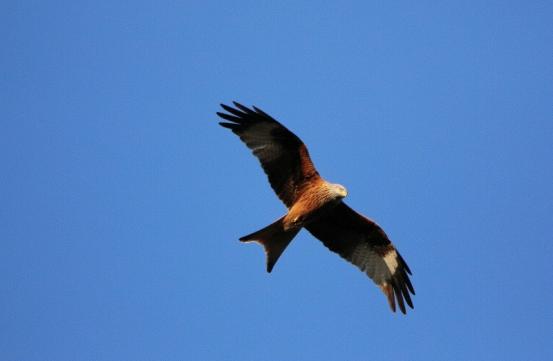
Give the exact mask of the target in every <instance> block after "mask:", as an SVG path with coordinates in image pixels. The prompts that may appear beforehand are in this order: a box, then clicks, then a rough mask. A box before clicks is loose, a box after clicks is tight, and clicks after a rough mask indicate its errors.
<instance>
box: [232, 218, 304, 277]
mask: <svg viewBox="0 0 553 361" xmlns="http://www.w3.org/2000/svg"><path fill="white" fill-rule="evenodd" d="M283 220H284V217H282V218H280V219H279V220H277V221H276V222H274V223H272V224H270V225H269V226H267V227H265V228H263V229H260V230H259V231H257V232H254V233H252V234H248V235H247V236H244V237H242V238H240V241H242V242H259V243H260V244H261V245H263V247H264V248H265V254H266V255H267V272H271V271H272V270H273V267H274V266H275V263H276V262H277V260H278V258H279V257H280V255H281V254H282V252H284V250H285V249H286V247H287V246H288V245H289V244H290V242H291V241H292V239H294V237H295V236H296V234H298V232H299V231H300V228H296V229H289V230H285V229H284V226H283Z"/></svg>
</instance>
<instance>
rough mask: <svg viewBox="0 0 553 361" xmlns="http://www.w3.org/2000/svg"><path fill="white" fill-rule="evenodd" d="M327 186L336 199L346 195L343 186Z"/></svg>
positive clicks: (331, 184)
mask: <svg viewBox="0 0 553 361" xmlns="http://www.w3.org/2000/svg"><path fill="white" fill-rule="evenodd" d="M328 185H329V189H330V191H331V192H332V195H333V196H334V197H336V198H337V199H342V198H345V197H346V196H347V195H348V191H347V189H346V187H344V186H343V185H341V184H337V183H328Z"/></svg>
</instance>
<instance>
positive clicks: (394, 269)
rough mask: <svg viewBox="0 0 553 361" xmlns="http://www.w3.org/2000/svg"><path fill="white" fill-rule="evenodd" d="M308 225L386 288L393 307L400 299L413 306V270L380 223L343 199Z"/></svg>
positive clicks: (341, 254)
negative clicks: (356, 209)
mask: <svg viewBox="0 0 553 361" xmlns="http://www.w3.org/2000/svg"><path fill="white" fill-rule="evenodd" d="M305 228H307V230H308V231H309V232H310V233H311V234H312V235H313V236H315V237H317V238H318V239H319V240H321V241H322V242H323V244H324V245H325V246H327V247H328V248H329V249H330V250H331V251H334V252H336V253H338V254H339V255H340V256H342V257H343V258H345V259H346V260H348V261H349V262H351V263H353V264H354V265H356V266H357V267H359V269H360V270H361V271H363V272H365V273H366V274H367V275H368V276H369V277H370V278H371V279H372V280H373V281H374V282H375V283H376V284H377V285H378V286H379V287H380V289H381V290H382V291H383V292H384V294H385V295H386V297H387V298H388V303H389V304H390V308H391V309H392V311H394V312H395V311H396V301H397V303H398V305H399V309H400V310H401V312H403V313H405V302H406V303H407V304H408V305H409V307H411V308H413V302H412V301H411V296H410V294H409V293H411V294H413V295H414V294H415V290H414V289H413V285H412V284H411V281H410V280H409V275H410V274H411V270H409V267H408V266H407V264H406V263H405V261H404V260H403V258H402V257H401V255H400V254H399V252H398V251H396V249H395V248H394V246H393V245H392V243H391V242H390V240H389V239H388V236H386V233H384V231H383V230H382V228H380V227H379V226H378V225H377V224H376V223H374V222H373V221H371V220H369V219H368V218H365V217H363V216H362V215H360V214H359V213H357V212H356V211H354V210H353V209H351V208H350V207H348V206H347V205H346V204H345V203H344V202H340V204H338V205H337V206H336V207H335V208H333V209H332V210H330V211H329V212H328V213H327V214H325V215H324V216H323V217H322V218H320V219H318V220H317V221H314V222H312V223H310V224H309V225H307V227H305ZM404 301H405V302H404Z"/></svg>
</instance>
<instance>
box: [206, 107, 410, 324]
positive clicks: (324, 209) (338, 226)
mask: <svg viewBox="0 0 553 361" xmlns="http://www.w3.org/2000/svg"><path fill="white" fill-rule="evenodd" d="M233 103H234V106H235V107H234V108H233V107H230V106H227V105H224V104H221V107H222V108H223V109H224V110H225V111H226V113H224V112H217V115H218V116H219V117H221V118H223V119H225V120H226V121H225V122H220V123H219V124H220V125H221V126H223V127H225V128H228V129H230V130H231V131H232V132H233V133H235V134H236V135H238V136H239V137H240V139H241V140H242V141H243V142H244V143H246V145H247V146H248V148H250V149H251V150H252V152H253V154H254V155H255V156H256V157H257V158H258V159H259V161H260V163H261V166H262V168H263V170H264V171H265V173H266V174H267V176H268V178H269V183H270V184H271V187H272V188H273V190H274V191H275V192H276V194H277V195H278V197H279V198H280V199H281V200H282V202H284V204H285V205H286V207H287V208H288V213H287V214H286V215H284V216H282V217H281V218H279V219H278V220H277V221H276V222H274V223H272V224H271V225H269V226H267V227H265V228H263V229H261V230H259V231H257V232H254V233H251V234H249V235H247V236H244V237H242V238H240V241H242V242H251V241H255V242H259V243H260V244H261V245H263V247H264V248H265V253H266V255H267V272H271V270H272V269H273V267H274V265H275V263H276V262H277V260H278V258H279V257H280V255H281V254H282V252H283V251H284V250H285V248H286V247H287V246H288V244H289V243H290V242H291V241H292V239H293V238H294V237H295V236H296V234H297V233H298V232H299V231H300V230H301V229H302V228H305V229H307V230H308V231H309V232H310V233H311V234H312V235H313V236H315V237H316V238H318V239H319V240H320V241H322V242H323V244H324V245H325V246H326V247H328V248H329V249H330V250H331V251H333V252H336V253H338V254H339V255H340V256H342V257H343V258H345V259H346V260H348V261H349V262H351V263H352V264H354V265H355V266H357V267H358V268H359V269H360V270H361V271H363V272H364V273H366V274H367V275H368V276H369V277H370V278H371V279H372V280H373V281H374V282H375V283H376V284H377V285H378V286H379V287H380V289H381V290H382V292H384V294H385V295H386V298H387V299H388V303H389V305H390V308H391V309H392V311H393V312H395V310H396V303H397V304H398V305H399V309H400V310H401V312H402V313H404V314H405V303H407V305H409V307H411V308H413V302H412V301H411V296H410V293H411V294H413V295H414V294H415V290H414V289H413V286H412V284H411V281H410V280H409V275H410V274H411V271H410V270H409V267H408V266H407V263H405V261H404V260H403V257H401V255H400V254H399V252H398V251H397V250H396V249H395V247H394V246H393V244H392V243H391V242H390V240H389V239H388V236H387V235H386V233H384V231H383V230H382V228H380V226H378V225H377V224H376V223H375V222H373V221H371V220H370V219H368V218H366V217H364V216H362V215H361V214H359V213H357V212H356V211H354V210H353V209H351V208H350V207H349V206H348V205H346V203H344V202H343V198H344V197H345V196H346V195H347V191H346V189H345V188H344V187H343V186H342V185H339V184H333V183H329V182H327V181H326V180H324V179H323V178H322V177H321V176H320V175H319V173H318V172H317V170H316V169H315V166H314V165H313V162H312V161H311V158H310V157H309V153H308V152H307V148H306V146H305V144H303V142H302V141H301V140H300V138H298V137H297V136H296V135H295V134H294V133H292V132H291V131H290V130H288V129H287V128H286V127H284V126H283V125H282V124H280V123H279V122H278V121H276V120H275V119H274V118H272V117H271V116H270V115H268V114H267V113H265V112H264V111H262V110H261V109H259V108H256V107H255V106H254V107H253V109H250V108H247V107H245V106H243V105H242V104H239V103H237V102H233Z"/></svg>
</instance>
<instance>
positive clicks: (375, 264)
mask: <svg viewBox="0 0 553 361" xmlns="http://www.w3.org/2000/svg"><path fill="white" fill-rule="evenodd" d="M350 261H351V263H353V264H354V265H356V266H357V267H359V269H360V270H361V271H363V272H365V273H366V274H367V275H368V276H369V277H370V278H371V279H372V280H373V281H374V282H375V283H376V284H378V285H380V284H383V283H385V282H387V281H389V280H390V279H391V278H392V275H393V274H394V273H395V272H396V270H397V268H398V261H397V253H396V251H395V250H391V251H388V252H387V253H386V255H385V256H381V255H380V254H378V253H376V252H375V251H374V249H373V247H371V246H370V245H368V244H366V243H360V244H359V245H358V246H357V247H356V248H355V250H354V251H353V253H352V254H351V260H350Z"/></svg>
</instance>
